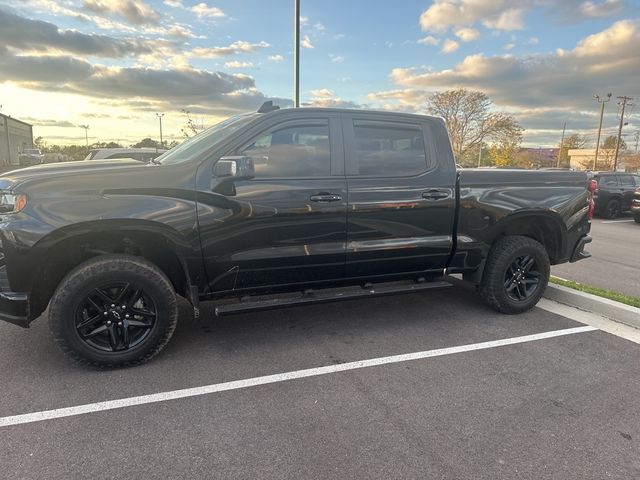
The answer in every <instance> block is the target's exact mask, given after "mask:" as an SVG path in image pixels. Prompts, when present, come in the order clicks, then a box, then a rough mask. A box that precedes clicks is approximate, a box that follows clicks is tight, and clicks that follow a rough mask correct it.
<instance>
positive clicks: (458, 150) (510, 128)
mask: <svg viewBox="0 0 640 480" xmlns="http://www.w3.org/2000/svg"><path fill="white" fill-rule="evenodd" d="M492 107H493V102H492V101H491V100H490V99H489V97H488V96H487V95H486V94H485V93H483V92H478V91H472V90H467V89H464V88H459V89H456V90H447V91H444V92H437V93H434V94H433V95H431V97H430V98H429V100H428V101H427V111H428V112H429V113H431V114H433V115H438V116H440V117H443V118H444V120H445V122H446V123H447V128H448V129H449V135H450V137H451V144H452V146H453V153H454V155H455V156H456V158H457V159H459V160H460V161H464V163H472V161H471V160H470V159H469V158H468V157H469V156H470V153H471V152H472V151H474V150H475V153H476V156H477V154H478V148H479V145H481V144H482V142H484V141H487V140H490V141H493V142H495V143H498V144H501V143H504V142H506V143H509V142H510V141H511V140H512V139H515V138H521V137H522V132H523V130H524V129H523V128H522V127H521V126H520V124H518V122H517V121H516V120H515V118H514V117H512V116H511V115H507V114H504V113H499V112H493V111H492Z"/></svg>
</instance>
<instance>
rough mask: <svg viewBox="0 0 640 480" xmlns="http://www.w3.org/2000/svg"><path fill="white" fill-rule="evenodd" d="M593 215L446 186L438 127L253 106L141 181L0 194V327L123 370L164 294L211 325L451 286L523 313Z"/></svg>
mask: <svg viewBox="0 0 640 480" xmlns="http://www.w3.org/2000/svg"><path fill="white" fill-rule="evenodd" d="M592 210H593V202H592V194H591V192H590V188H589V183H588V179H587V176H586V175H585V174H583V173H577V172H546V171H537V172H536V171H522V170H460V171H458V170H457V169H456V164H455V160H454V157H453V154H452V150H451V145H450V142H449V138H448V135H447V131H446V128H445V124H444V122H443V121H442V120H441V119H438V118H433V117H428V116H420V115H409V114H398V113H388V112H373V111H359V110H338V109H315V108H303V109H284V110H276V109H275V108H271V107H270V106H269V105H267V104H265V105H264V106H263V107H262V108H261V109H260V110H259V111H258V112H255V113H249V114H243V115H239V116H236V117H233V118H230V119H229V120H227V121H224V122H222V123H220V124H218V125H216V126H214V127H212V128H210V129H208V130H206V131H204V132H202V133H200V134H199V135H197V136H195V137H193V138H191V139H189V140H188V141H185V142H184V143H183V144H181V145H180V146H178V147H176V148H173V149H172V150H170V151H169V152H167V153H165V154H164V155H162V156H161V157H159V158H157V159H155V160H153V161H152V162H151V163H149V164H146V165H144V164H139V163H136V162H132V163H130V164H129V163H126V162H125V163H122V162H120V163H118V162H117V161H116V163H114V162H110V161H93V162H76V163H65V164H58V165H46V166H39V167H31V168H27V169H23V170H18V171H14V172H11V173H7V174H5V175H4V176H3V177H1V178H0V239H1V241H2V245H1V251H0V254H1V256H0V258H1V260H0V319H2V320H5V321H8V322H11V323H14V324H17V325H21V326H23V327H27V326H28V325H29V323H30V322H31V321H32V320H34V319H36V318H37V317H39V316H40V315H41V314H42V313H43V312H44V311H45V310H47V309H48V316H49V324H50V330H51V333H52V337H53V339H54V340H55V341H56V342H57V343H58V344H59V346H60V347H61V348H62V350H63V351H64V352H66V353H67V354H69V355H70V356H71V357H73V358H75V359H76V360H78V361H80V362H84V363H87V364H91V365H96V366H123V365H132V364H136V363H141V362H143V361H146V360H148V359H149V358H151V357H152V356H154V355H155V354H157V353H158V352H159V351H160V350H161V349H162V347H163V346H164V345H165V344H166V343H167V342H168V341H169V338H170V337H171V335H172V333H173V331H174V328H175V326H176V322H177V318H178V309H177V303H176V297H177V295H180V296H182V297H184V298H186V299H187V300H188V301H189V302H190V303H191V304H192V305H193V308H194V313H195V316H196V317H197V316H198V315H199V307H198V306H199V302H200V301H204V300H213V301H215V302H216V303H215V308H216V314H217V315H224V314H231V313H235V312H241V311H242V312H244V311H248V310H260V309H267V308H277V307H281V306H286V305H296V304H304V303H313V302H323V301H329V300H337V299H347V298H354V297H361V296H366V295H384V294H395V293H401V292H416V291H420V290H423V289H429V288H436V287H443V286H447V285H448V284H447V283H446V282H445V275H447V274H455V273H459V274H463V276H464V279H465V280H467V281H469V282H473V283H474V284H476V285H477V286H478V290H479V294H480V297H481V298H482V300H484V302H485V303H487V304H488V305H490V306H491V307H493V308H495V309H496V310H498V311H500V312H504V313H518V312H523V311H526V310H528V309H530V308H532V307H533V306H534V305H535V304H536V303H537V301H538V300H539V298H540V296H541V295H542V293H543V291H544V289H545V287H546V285H547V281H548V278H549V266H550V264H558V263H563V262H568V261H571V262H573V261H576V260H579V259H582V258H585V257H587V256H588V254H587V253H585V252H583V248H584V246H585V244H586V243H588V242H589V241H590V240H591V239H590V237H589V235H588V233H589V229H590V216H591V213H592ZM434 298H435V297H434Z"/></svg>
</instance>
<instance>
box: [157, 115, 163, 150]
mask: <svg viewBox="0 0 640 480" xmlns="http://www.w3.org/2000/svg"><path fill="white" fill-rule="evenodd" d="M156 117H158V120H160V146H161V147H163V148H164V142H163V141H162V117H164V113H156Z"/></svg>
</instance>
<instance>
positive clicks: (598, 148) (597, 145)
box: [592, 93, 611, 171]
mask: <svg viewBox="0 0 640 480" xmlns="http://www.w3.org/2000/svg"><path fill="white" fill-rule="evenodd" d="M593 97H594V98H595V99H596V100H597V101H598V103H600V104H602V107H601V108H600V125H599V126H598V139H597V140H596V157H595V158H594V159H593V169H592V170H594V171H595V169H596V165H598V151H599V150H600V133H601V132H602V117H603V116H604V104H605V103H607V102H608V101H609V100H611V93H607V99H606V100H600V95H594V96H593Z"/></svg>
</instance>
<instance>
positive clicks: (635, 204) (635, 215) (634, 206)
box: [631, 188, 640, 223]
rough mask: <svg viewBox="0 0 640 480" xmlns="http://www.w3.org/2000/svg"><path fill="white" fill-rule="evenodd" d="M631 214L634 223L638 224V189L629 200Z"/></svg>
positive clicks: (639, 197)
mask: <svg viewBox="0 0 640 480" xmlns="http://www.w3.org/2000/svg"><path fill="white" fill-rule="evenodd" d="M631 213H633V219H634V220H635V221H636V223H640V188H636V191H635V192H633V198H632V199H631Z"/></svg>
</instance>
